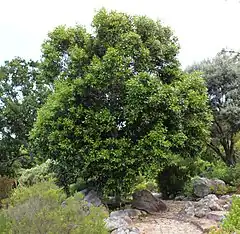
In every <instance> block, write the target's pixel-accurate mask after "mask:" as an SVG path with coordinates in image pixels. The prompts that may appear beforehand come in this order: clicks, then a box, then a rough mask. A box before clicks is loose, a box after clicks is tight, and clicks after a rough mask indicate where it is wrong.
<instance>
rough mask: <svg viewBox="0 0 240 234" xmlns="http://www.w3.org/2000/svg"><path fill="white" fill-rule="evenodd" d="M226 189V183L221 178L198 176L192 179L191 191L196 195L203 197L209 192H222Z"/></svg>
mask: <svg viewBox="0 0 240 234" xmlns="http://www.w3.org/2000/svg"><path fill="white" fill-rule="evenodd" d="M226 190H227V188H226V184H225V182H224V181H222V180H218V179H208V178H203V177H198V178H196V179H194V181H193V191H194V194H195V195H196V196H197V197H205V196H207V195H208V194H211V193H212V194H224V193H225V192H226Z"/></svg>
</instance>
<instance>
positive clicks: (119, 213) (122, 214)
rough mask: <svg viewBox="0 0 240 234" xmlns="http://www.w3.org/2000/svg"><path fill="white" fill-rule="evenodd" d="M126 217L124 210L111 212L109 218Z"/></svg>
mask: <svg viewBox="0 0 240 234" xmlns="http://www.w3.org/2000/svg"><path fill="white" fill-rule="evenodd" d="M125 216H128V215H127V214H126V212H125V211H124V210H117V211H112V212H111V213H110V217H116V218H117V217H125Z"/></svg>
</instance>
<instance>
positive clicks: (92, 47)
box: [31, 9, 211, 194]
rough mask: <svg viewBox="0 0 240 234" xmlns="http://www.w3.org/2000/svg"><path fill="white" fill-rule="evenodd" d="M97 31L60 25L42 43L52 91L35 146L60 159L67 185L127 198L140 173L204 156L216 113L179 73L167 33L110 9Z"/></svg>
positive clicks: (193, 77)
mask: <svg viewBox="0 0 240 234" xmlns="http://www.w3.org/2000/svg"><path fill="white" fill-rule="evenodd" d="M92 26H93V33H92V34H89V33H87V32H86V30H85V29H84V28H83V27H81V26H75V27H71V28H66V27H64V26H60V27H57V28H56V29H55V30H54V31H53V32H51V33H49V38H48V39H47V40H46V41H45V43H44V44H43V50H42V51H43V61H42V65H41V71H42V74H43V75H44V77H46V79H47V80H52V81H54V80H55V91H54V93H53V94H52V95H51V96H50V97H49V98H48V101H47V103H46V104H45V105H44V106H43V107H42V108H41V109H40V111H39V112H38V118H37V122H36V124H35V126H34V129H33V131H32V133H31V140H32V148H33V149H34V150H35V152H37V154H38V155H39V156H40V157H43V158H51V159H54V160H55V161H56V164H55V167H56V168H57V169H58V172H59V173H58V179H59V180H60V181H61V183H62V184H63V185H68V184H69V183H71V182H74V181H75V180H76V178H77V177H83V178H84V179H85V180H86V181H88V182H90V181H91V182H92V183H94V185H95V186H97V187H98V188H99V189H101V190H104V191H109V190H111V191H112V192H114V193H116V194H120V193H122V192H125V191H129V189H130V186H131V185H132V183H134V181H135V179H136V176H137V175H138V174H139V173H140V172H141V173H150V174H151V175H152V176H155V175H156V172H158V171H159V170H161V169H163V168H164V167H165V166H166V165H171V164H173V165H178V166H181V165H183V161H184V162H186V161H189V160H191V159H193V158H194V157H196V156H197V155H199V153H200V152H201V150H202V148H203V147H204V145H205V142H206V140H207V138H208V127H209V124H210V120H211V115H210V112H209V108H208V105H207V93H206V88H205V84H204V81H203V79H201V78H200V77H199V75H197V74H190V75H187V74H184V73H183V72H181V71H180V69H179V68H178V67H179V63H178V61H177V59H176V55H177V53H178V49H179V46H178V44H177V40H176V38H175V37H174V36H173V34H172V31H171V30H170V29H169V28H168V27H165V26H163V25H162V24H161V23H160V22H155V21H153V20H151V19H149V18H147V17H142V16H134V17H132V16H129V15H126V14H123V13H117V12H110V13H109V12H107V11H106V10H104V9H103V10H100V11H99V12H98V13H97V14H96V16H95V17H94V19H93V24H92ZM185 165H186V164H185Z"/></svg>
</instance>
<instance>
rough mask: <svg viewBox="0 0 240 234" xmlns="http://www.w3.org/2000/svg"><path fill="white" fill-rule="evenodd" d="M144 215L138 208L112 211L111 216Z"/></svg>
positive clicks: (131, 216)
mask: <svg viewBox="0 0 240 234" xmlns="http://www.w3.org/2000/svg"><path fill="white" fill-rule="evenodd" d="M140 215H142V212H141V211H140V210H137V209H125V210H117V211H112V212H111V213H110V217H125V216H128V217H130V218H137V217H139V216H140Z"/></svg>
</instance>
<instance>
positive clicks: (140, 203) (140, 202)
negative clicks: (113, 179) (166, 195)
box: [132, 190, 167, 214]
mask: <svg viewBox="0 0 240 234" xmlns="http://www.w3.org/2000/svg"><path fill="white" fill-rule="evenodd" d="M132 207H133V208H136V209H138V210H144V211H146V212H148V213H150V214H153V213H157V212H161V211H165V210H167V206H166V204H165V203H164V202H163V201H161V200H160V199H159V198H156V197H154V196H153V195H152V193H151V192H150V191H148V190H140V191H137V192H135V193H133V201H132Z"/></svg>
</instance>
